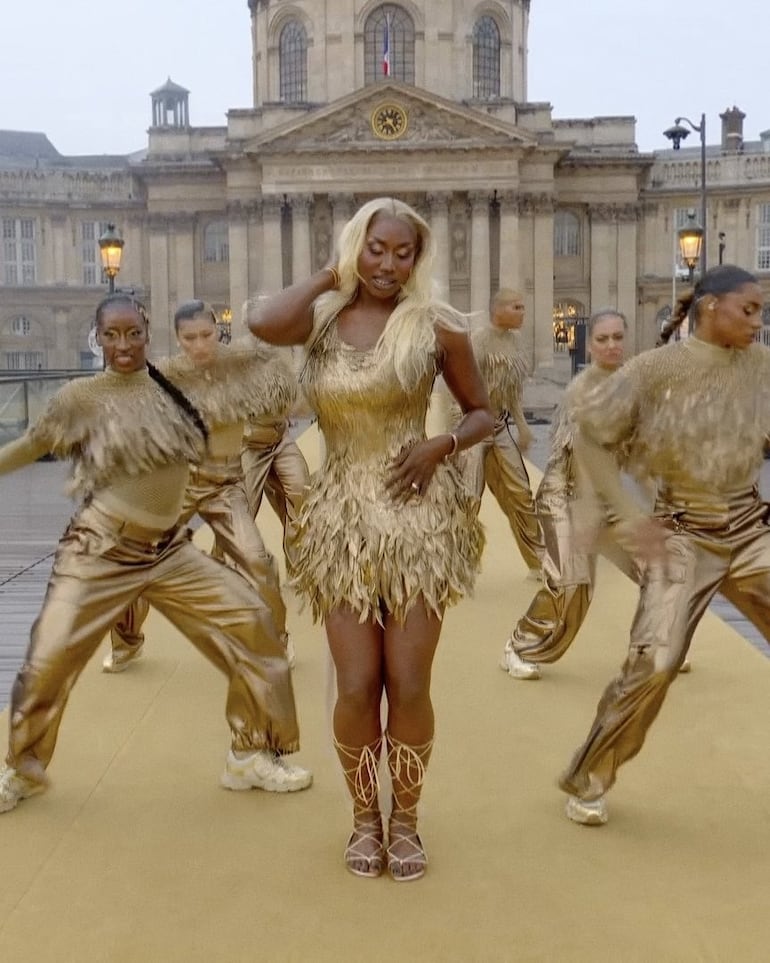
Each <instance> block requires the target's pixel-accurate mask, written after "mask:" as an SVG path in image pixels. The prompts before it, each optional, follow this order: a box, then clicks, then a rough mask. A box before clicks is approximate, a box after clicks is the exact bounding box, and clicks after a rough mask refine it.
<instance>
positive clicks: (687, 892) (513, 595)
mask: <svg viewBox="0 0 770 963" xmlns="http://www.w3.org/2000/svg"><path fill="white" fill-rule="evenodd" d="M303 444H304V446H305V447H306V448H308V450H309V452H310V454H311V457H312V455H313V454H314V449H317V442H316V440H315V436H314V434H313V433H312V432H311V433H308V435H307V436H306V438H305V439H304V441H303ZM315 453H316V454H317V452H315ZM483 518H484V521H485V523H486V525H487V530H488V536H489V544H488V548H487V551H486V555H485V559H484V571H483V574H482V576H481V578H480V581H479V584H478V589H477V592H476V595H475V597H474V598H473V599H472V600H469V601H466V602H464V603H463V604H462V605H461V606H458V607H457V608H456V609H454V610H452V611H451V612H450V613H449V614H448V616H447V619H446V626H445V629H444V633H443V636H442V642H441V645H440V648H439V652H438V656H437V660H436V667H435V676H434V687H433V688H434V696H435V704H436V718H437V736H436V748H435V752H434V755H433V759H432V762H431V766H430V770H429V776H428V780H427V783H426V789H425V794H424V802H423V806H422V827H421V828H422V834H423V839H424V841H425V844H426V846H427V849H428V855H429V858H430V868H429V871H428V874H427V876H426V877H425V879H423V880H422V881H420V882H416V883H408V884H400V885H399V884H395V883H393V882H392V881H390V880H389V879H387V878H383V879H380V880H359V879H356V878H354V877H352V876H350V875H349V874H348V873H347V872H346V871H345V869H344V866H343V863H342V857H341V854H342V848H343V845H344V842H345V839H346V836H347V834H348V832H349V805H348V802H347V799H346V795H345V791H344V788H343V785H342V782H341V778H340V776H339V774H338V770H337V765H336V761H335V759H334V756H333V753H332V751H331V748H330V739H329V726H328V715H329V705H328V697H327V691H328V685H327V677H328V665H327V657H326V650H325V644H324V637H323V633H322V630H321V629H320V628H318V627H313V626H312V624H311V622H310V620H309V618H308V616H307V613H299V612H298V608H297V605H296V602H295V600H294V599H289V604H290V629H291V632H292V635H293V638H294V640H295V643H296V647H297V652H298V665H297V668H296V670H295V687H296V695H297V702H298V706H299V711H300V721H301V726H302V736H303V748H302V752H301V753H300V755H299V756H298V757H297V759H298V761H301V762H303V763H305V764H307V765H309V766H311V767H312V769H313V770H314V772H315V785H314V787H313V788H312V789H311V790H310V791H308V792H304V793H298V794H296V795H292V796H274V795H269V794H266V793H260V792H251V793H228V792H225V791H224V790H222V789H220V788H219V787H218V776H219V772H220V769H221V767H222V764H223V760H224V756H225V752H226V749H227V744H228V733H227V727H226V725H225V723H224V719H223V700H224V694H225V687H224V683H223V680H222V678H221V677H220V676H219V675H218V674H217V673H216V671H215V670H214V669H213V668H212V667H210V666H209V665H208V664H207V663H206V662H205V661H204V660H203V659H202V658H201V657H200V656H199V655H198V654H197V653H196V652H195V651H194V650H193V648H192V647H191V646H189V645H188V644H187V643H186V642H185V641H184V640H183V639H181V637H180V636H179V635H178V634H177V633H176V632H175V631H174V630H173V629H172V628H171V627H170V626H169V625H168V623H166V622H164V621H163V620H162V619H161V618H160V617H159V616H157V615H155V614H153V615H152V616H151V618H150V620H149V622H148V625H147V635H148V644H147V646H146V649H147V651H146V655H145V657H144V659H143V660H141V661H140V662H139V663H137V664H136V665H135V666H133V667H132V669H131V670H130V671H127V672H126V673H124V674H123V675H120V676H107V675H103V674H102V673H101V672H100V658H99V659H94V660H93V662H92V663H91V664H90V665H89V666H88V668H87V669H86V671H85V672H84V674H83V677H82V679H81V680H80V682H79V683H78V685H77V686H76V688H75V690H74V693H73V696H72V698H71V700H70V705H69V707H68V711H67V713H66V715H65V719H64V723H63V725H62V730H61V735H60V741H59V747H58V750H57V753H56V757H55V759H54V762H53V764H52V766H51V770H50V772H51V777H52V780H53V787H52V789H51V791H50V792H48V793H47V794H45V795H43V796H41V797H38V798H35V799H31V800H29V801H26V802H24V803H22V804H21V805H20V806H19V808H18V809H17V810H16V811H14V812H12V813H9V814H6V815H4V816H0V854H2V855H1V857H0V859H1V860H2V862H1V864H0V865H1V872H0V960H1V961H11V960H27V959H28V960H35V961H37V963H61V961H78V963H91V961H110V963H119V961H132V963H133V961H151V963H154V961H199V960H200V961H209V963H211V961H214V963H219V961H249V963H253V961H255V960H260V961H261V960H265V961H267V960H270V961H281V963H282V961H319V963H321V961H348V960H350V961H359V960H361V961H388V963H393V961H397V960H419V961H445V963H448V961H463V963H464V961H497V960H500V961H594V963H595V961H601V963H603V961H623V963H626V961H629V963H631V961H640V963H641V961H644V963H650V961H676V963H686V961H722V960H724V961H731V963H732V961H753V960H757V961H760V960H761V961H764V960H767V959H768V958H770V948H768V945H767V944H768V942H769V941H770V923H769V922H768V915H769V914H768V912H767V909H766V904H767V898H766V885H767V880H768V870H769V869H770V857H768V847H767V834H768V826H769V825H770V766H768V762H767V757H768V749H767V742H768V736H767V732H768V717H769V716H770V711H769V710H768V705H770V663H768V662H767V661H766V660H765V659H764V658H763V656H762V655H760V654H759V653H758V652H756V651H755V650H754V649H752V648H751V646H750V645H749V644H748V643H747V642H745V641H744V640H743V639H742V638H741V637H740V636H738V635H737V634H736V633H735V632H734V631H732V630H731V629H729V628H728V627H726V626H725V625H723V624H722V623H721V622H719V621H718V620H717V619H716V618H715V617H714V616H712V615H707V616H706V617H705V619H704V621H703V624H702V627H701V628H700V630H699V632H698V635H697V637H696V644H695V646H694V650H693V653H692V655H693V662H694V669H693V672H692V674H691V675H690V676H686V677H682V678H681V679H679V680H678V681H677V683H676V684H675V686H674V688H673V689H672V691H671V693H670V697H669V699H668V702H667V704H666V706H665V707H664V709H663V711H662V713H661V716H660V718H659V720H658V722H657V723H656V725H655V726H654V728H653V730H652V733H651V735H650V738H649V740H648V743H647V745H646V746H645V749H644V750H643V752H642V754H641V756H640V757H639V758H638V759H636V760H634V761H633V762H632V763H630V764H629V765H628V766H626V767H625V768H624V769H623V770H622V771H621V775H620V779H619V782H618V785H617V787H616V789H615V790H614V791H613V792H612V794H611V797H610V814H611V815H610V823H609V825H608V826H606V827H604V828H602V829H588V828H583V827H578V826H575V825H573V824H571V823H569V822H568V821H567V820H566V819H565V818H564V816H563V813H562V806H563V797H562V795H561V794H560V793H559V792H558V790H557V789H556V785H555V780H556V777H557V775H558V773H559V771H560V770H561V768H562V767H563V766H564V765H565V764H566V762H567V760H568V758H569V756H570V755H571V753H572V751H573V749H574V748H575V747H576V746H577V744H578V743H579V741H580V740H581V739H582V737H583V736H584V735H585V732H586V730H587V727H588V725H589V723H590V721H591V719H592V718H593V711H594V706H595V703H596V700H597V698H598V696H599V694H600V692H601V690H602V688H603V687H604V684H605V683H606V682H607V681H608V680H609V678H610V676H611V675H612V674H613V673H614V672H615V670H616V669H617V667H618V666H619V664H620V662H621V660H622V657H623V654H624V650H625V645H626V636H627V630H628V626H629V623H630V619H631V614H632V612H633V607H634V603H635V598H636V590H635V588H634V586H633V585H631V583H629V582H627V581H626V580H625V579H624V578H623V576H622V575H620V574H619V573H618V572H617V571H616V570H614V569H613V568H612V567H611V566H609V565H608V564H607V563H602V564H601V565H600V572H599V585H598V590H597V594H596V601H595V604H594V606H593V608H592V610H591V612H590V615H589V618H588V621H587V624H586V625H585V627H584V629H583V632H582V633H581V635H580V637H579V639H578V641H577V642H576V644H575V645H574V647H573V649H572V651H571V652H570V653H568V655H567V656H566V657H565V658H564V660H563V661H562V662H561V663H559V664H557V665H556V666H553V667H550V668H548V667H546V668H545V669H544V677H543V679H542V680H541V681H539V682H516V681H514V680H512V679H510V678H508V677H507V676H506V675H505V674H504V673H503V672H501V671H500V670H499V669H498V668H497V667H496V664H497V660H498V657H499V654H500V650H501V647H502V643H503V641H504V640H505V638H506V635H507V633H508V631H509V628H510V625H511V622H512V620H513V619H514V617H516V616H518V615H519V614H520V613H521V612H522V611H523V610H524V608H525V607H526V605H527V603H528V601H529V598H530V596H531V594H532V591H533V584H532V583H530V582H527V581H525V579H524V575H525V569H524V564H523V562H522V561H521V559H520V558H519V556H518V554H517V553H516V551H515V549H514V547H513V542H512V539H511V536H510V533H509V531H508V530H507V526H506V524H505V522H504V520H503V518H502V516H501V514H500V512H499V510H498V509H497V507H496V506H495V504H494V503H493V501H492V500H491V498H490V497H489V496H487V497H486V498H485V501H484V507H483ZM260 522H261V524H262V527H263V529H264V532H265V536H266V539H267V540H268V542H269V544H271V545H273V546H278V545H279V544H280V538H279V531H278V527H277V523H276V522H275V520H274V518H273V517H272V516H271V515H270V513H269V510H266V511H264V512H263V513H262V516H261V518H260ZM201 537H202V538H203V539H204V540H205V537H206V533H205V532H204V533H201ZM100 656H101V653H100Z"/></svg>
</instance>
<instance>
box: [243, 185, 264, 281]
mask: <svg viewBox="0 0 770 963" xmlns="http://www.w3.org/2000/svg"><path fill="white" fill-rule="evenodd" d="M246 236H247V239H248V251H249V271H248V275H249V297H253V296H254V295H255V294H259V292H260V291H261V290H262V284H263V275H262V270H263V268H264V265H263V263H262V252H263V250H264V247H265V243H264V237H263V232H262V202H261V201H250V202H249V203H248V204H247V205H246Z"/></svg>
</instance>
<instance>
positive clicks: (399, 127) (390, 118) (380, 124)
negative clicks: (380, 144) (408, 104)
mask: <svg viewBox="0 0 770 963" xmlns="http://www.w3.org/2000/svg"><path fill="white" fill-rule="evenodd" d="M371 123H372V130H373V131H374V133H375V135H376V136H377V137H379V138H380V139H381V140H396V139H397V138H399V137H402V136H403V135H404V133H405V132H406V128H407V125H408V123H409V115H408V114H407V112H406V110H405V109H404V108H403V107H402V106H401V104H396V103H387V104H379V105H378V106H377V107H375V108H374V110H373V111H372V117H371Z"/></svg>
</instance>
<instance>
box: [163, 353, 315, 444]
mask: <svg viewBox="0 0 770 963" xmlns="http://www.w3.org/2000/svg"><path fill="white" fill-rule="evenodd" d="M158 367H159V368H160V370H161V371H162V372H163V374H165V375H166V377H167V378H168V379H169V380H170V381H173V383H174V384H175V385H176V386H177V387H178V388H180V389H181V391H183V392H184V393H185V394H186V395H187V397H188V398H189V399H190V401H192V403H193V404H194V405H195V407H196V408H197V409H198V411H199V412H200V413H201V416H202V417H203V420H204V421H205V422H206V424H207V425H208V426H210V427H211V428H215V427H217V426H222V425H235V424H238V423H240V422H247V421H250V420H253V419H257V418H260V417H262V416H264V415H268V414H276V413H283V412H286V411H288V409H289V408H290V406H291V405H292V404H293V402H294V398H295V395H296V382H295V379H294V376H293V372H292V370H291V367H290V366H289V365H288V364H287V363H286V361H285V360H284V359H283V358H282V357H281V356H280V353H279V352H277V351H275V350H273V348H272V346H270V345H267V344H265V343H264V342H262V341H258V340H257V339H256V338H252V337H249V338H248V339H243V340H242V341H238V342H237V343H234V344H231V345H224V344H220V345H218V346H217V353H216V357H215V358H214V360H213V361H212V362H211V363H210V364H207V365H205V366H200V365H195V364H194V363H193V362H192V361H191V360H190V358H188V357H187V356H186V355H183V354H182V355H177V356H176V357H174V358H169V359H167V360H165V361H163V362H162V363H159V365H158Z"/></svg>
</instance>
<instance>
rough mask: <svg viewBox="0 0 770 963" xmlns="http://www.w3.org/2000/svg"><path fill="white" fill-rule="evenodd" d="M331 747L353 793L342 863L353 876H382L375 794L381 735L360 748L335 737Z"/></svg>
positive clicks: (377, 786)
mask: <svg viewBox="0 0 770 963" xmlns="http://www.w3.org/2000/svg"><path fill="white" fill-rule="evenodd" d="M334 747H335V749H336V750H337V754H338V755H339V758H340V762H341V763H342V771H343V772H344V773H345V781H346V782H347V784H348V789H349V790H350V795H351V796H352V797H353V832H352V833H351V834H350V838H349V839H348V842H347V845H346V846H345V852H344V854H343V856H344V859H345V865H346V866H347V868H348V869H349V870H350V872H351V873H353V875H354V876H363V877H365V878H367V879H374V878H376V877H377V876H382V871H383V870H384V868H385V849H384V845H383V836H382V817H381V815H380V809H379V803H378V798H377V797H378V793H379V790H380V779H379V774H378V771H377V768H378V766H379V761H380V751H381V750H382V739H378V740H377V741H376V742H373V743H371V744H370V745H368V746H362V747H360V748H352V747H351V746H343V745H342V743H340V742H338V741H337V739H335V740H334Z"/></svg>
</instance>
